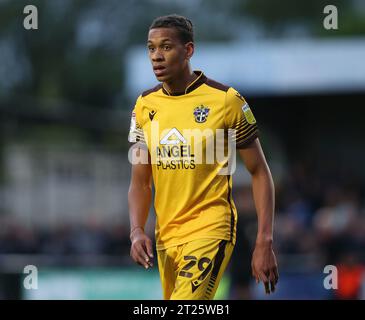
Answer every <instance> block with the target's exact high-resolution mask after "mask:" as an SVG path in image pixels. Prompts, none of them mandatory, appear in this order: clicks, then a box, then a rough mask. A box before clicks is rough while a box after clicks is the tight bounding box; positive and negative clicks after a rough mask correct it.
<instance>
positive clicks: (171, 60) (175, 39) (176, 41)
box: [147, 28, 194, 82]
mask: <svg viewBox="0 0 365 320" xmlns="http://www.w3.org/2000/svg"><path fill="white" fill-rule="evenodd" d="M147 48H148V55H149V58H150V60H151V63H152V67H153V72H154V74H155V76H156V78H157V80H158V81H161V82H169V81H172V80H174V79H176V78H177V77H179V75H180V74H181V73H182V71H183V70H184V69H185V68H186V67H187V65H188V63H189V59H190V57H191V56H192V54H193V52H194V45H193V43H192V42H189V43H187V44H183V43H182V41H181V40H180V38H179V35H178V31H177V30H176V29H174V28H156V29H151V30H150V31H149V33H148V41H147Z"/></svg>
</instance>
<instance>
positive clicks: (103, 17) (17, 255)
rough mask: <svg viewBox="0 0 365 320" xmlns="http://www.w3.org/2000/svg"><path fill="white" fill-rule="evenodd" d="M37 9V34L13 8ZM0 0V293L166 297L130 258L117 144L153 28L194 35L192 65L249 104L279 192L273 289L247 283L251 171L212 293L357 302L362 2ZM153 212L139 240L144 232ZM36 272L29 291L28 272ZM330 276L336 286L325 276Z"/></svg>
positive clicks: (149, 80) (361, 259) (143, 84)
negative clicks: (227, 257)
mask: <svg viewBox="0 0 365 320" xmlns="http://www.w3.org/2000/svg"><path fill="white" fill-rule="evenodd" d="M28 4H33V5H35V6H36V7H37V8H38V30H26V29H24V27H23V20H24V18H25V17H26V14H24V13H23V9H24V7H25V6H26V5H28ZM327 4H328V3H326V2H324V1H318V0H306V1H304V0H303V1H295V2H294V1H290V0H280V1H279V0H271V1H264V0H225V1H218V0H209V1H208V0H181V1H179V0H171V1H167V0H138V1H137V0H136V1H134V0H125V1H120V0H104V1H102V0H88V1H81V0H47V1H46V0H43V1H41V0H39V1H36V0H32V1H22V0H1V1H0V299H161V298H162V294H161V288H160V282H159V276H158V271H157V266H155V267H154V268H153V269H151V270H148V271H145V270H143V269H142V268H140V267H138V266H135V265H134V264H133V263H132V261H131V259H130V257H129V245H130V243H129V218H128V205H127V190H128V186H129V177H130V164H129V162H128V157H127V153H128V144H127V135H128V130H129V125H130V115H131V110H132V109H133V106H134V102H135V100H136V98H137V96H138V95H139V94H140V92H141V91H142V90H143V91H144V90H146V89H149V88H150V87H152V86H153V85H154V84H155V82H156V80H155V79H154V76H153V74H152V70H151V67H150V65H149V61H148V58H147V51H146V46H145V42H146V37H147V32H148V27H149V25H150V24H151V22H152V20H153V19H154V18H155V17H157V16H160V15H165V14H170V13H178V14H182V15H186V16H188V17H189V18H190V19H191V20H192V21H193V23H194V26H195V41H196V52H195V55H194V57H193V59H192V66H193V69H199V70H203V71H204V72H205V73H206V75H207V76H208V77H210V78H213V79H215V80H217V81H219V82H222V83H225V84H227V85H231V86H234V87H235V88H236V89H237V90H239V91H240V92H241V94H242V95H243V96H245V97H246V99H247V100H248V102H249V104H250V106H251V107H252V109H253V111H254V114H255V117H256V119H257V120H258V123H259V126H260V129H261V142H262V145H263V148H264V151H265V153H266V157H267V159H268V162H269V165H270V168H271V170H272V173H273V177H274V180H275V185H276V223H275V249H276V252H277V254H278V262H279V267H280V282H279V285H278V288H277V291H276V293H275V294H274V295H272V296H270V297H266V296H265V295H264V289H263V287H262V286H261V285H260V286H257V285H255V284H254V283H253V281H252V279H251V270H250V259H251V254H252V249H253V245H254V240H255V235H256V227H257V225H256V215H255V210H254V204H253V201H252V194H251V187H250V177H249V175H248V174H247V172H246V171H245V169H244V168H243V166H242V165H241V166H240V167H239V168H238V170H237V172H236V174H235V176H234V183H235V188H234V199H235V202H236V205H237V208H238V210H239V226H238V237H237V246H236V249H235V252H234V255H233V257H232V261H231V263H230V265H229V268H228V270H227V272H226V275H225V277H224V279H223V281H222V283H221V285H220V287H219V291H218V293H217V296H216V298H218V299H268V298H270V299H365V272H364V270H365V269H364V266H365V250H364V249H365V212H364V210H365V202H364V190H365V143H364V138H365V130H364V121H365V109H364V101H365V2H364V1H362V0H332V1H331V4H332V5H335V6H336V7H337V9H338V29H337V30H326V29H325V28H324V26H323V20H324V18H325V17H326V15H327V14H324V13H323V10H324V7H325V6H326V5H327ZM153 229H154V213H153V211H152V210H151V214H150V219H149V222H148V226H147V232H148V233H149V234H150V235H151V236H152V237H153ZM27 265H34V266H36V267H37V269H38V289H36V290H35V289H25V287H24V285H23V280H24V278H25V276H26V274H24V272H23V270H24V267H25V266H27ZM326 265H334V266H336V267H337V270H338V289H337V290H327V289H325V288H324V285H323V282H324V279H325V277H326V276H328V274H325V273H324V267H325V266H326Z"/></svg>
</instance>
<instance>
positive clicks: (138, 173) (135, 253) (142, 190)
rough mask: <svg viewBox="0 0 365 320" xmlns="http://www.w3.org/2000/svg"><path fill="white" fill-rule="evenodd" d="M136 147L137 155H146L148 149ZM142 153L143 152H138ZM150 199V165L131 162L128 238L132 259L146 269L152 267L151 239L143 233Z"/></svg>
mask: <svg viewBox="0 0 365 320" xmlns="http://www.w3.org/2000/svg"><path fill="white" fill-rule="evenodd" d="M134 147H135V148H138V150H137V156H140V157H141V156H145V157H148V151H147V150H146V149H144V148H141V147H138V146H137V145H135V146H134ZM139 153H144V154H139ZM151 199H152V171H151V165H150V164H149V163H148V164H141V163H138V164H132V174H131V183H130V186H129V191H128V204H129V217H130V226H131V230H130V239H131V243H132V244H131V252H130V254H131V257H132V258H133V260H134V261H135V262H136V263H138V264H140V265H142V266H144V267H145V268H146V269H147V268H148V267H152V265H153V264H152V258H153V250H152V241H151V239H150V238H149V237H148V236H147V235H146V234H145V233H144V227H145V224H146V221H147V218H148V212H149V209H150V205H151Z"/></svg>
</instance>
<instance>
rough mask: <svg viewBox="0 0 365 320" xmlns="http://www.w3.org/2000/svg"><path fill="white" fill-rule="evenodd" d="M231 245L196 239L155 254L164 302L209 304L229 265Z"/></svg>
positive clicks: (223, 241) (229, 243) (224, 241)
mask: <svg viewBox="0 0 365 320" xmlns="http://www.w3.org/2000/svg"><path fill="white" fill-rule="evenodd" d="M233 247H234V246H233V244H232V243H231V242H228V241H226V240H215V239H200V240H195V241H191V242H187V243H185V244H182V245H179V246H176V247H169V248H168V249H165V250H159V251H158V252H157V255H158V267H159V272H160V278H161V285H162V290H163V298H164V299H165V300H211V299H213V298H214V295H215V293H216V291H217V288H218V285H219V282H220V280H221V278H222V275H223V273H224V271H225V269H226V267H227V265H228V263H229V260H230V258H231V255H232V251H233Z"/></svg>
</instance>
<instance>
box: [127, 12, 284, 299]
mask: <svg viewBox="0 0 365 320" xmlns="http://www.w3.org/2000/svg"><path fill="white" fill-rule="evenodd" d="M147 49H148V56H149V59H150V61H151V64H152V69H153V72H154V75H155V76H156V79H157V80H158V81H159V82H160V84H158V85H157V86H155V87H154V88H152V89H149V90H147V91H145V92H143V93H142V94H141V95H140V96H139V97H138V99H137V101H136V104H135V107H134V110H133V112H132V118H131V128H130V132H129V137H128V140H129V142H131V143H132V145H133V146H132V148H134V151H135V152H134V153H133V159H132V172H131V181H130V188H129V192H128V203H129V216H130V225H131V230H130V239H131V252H130V253H131V257H132V259H133V260H134V261H135V262H136V263H138V264H140V265H142V266H143V267H145V268H146V269H147V268H150V267H152V266H153V260H154V257H153V243H152V240H151V239H150V238H149V237H148V236H147V235H146V233H145V232H144V227H145V223H146V221H147V217H148V212H149V208H150V205H151V202H152V184H153V185H154V191H155V192H154V207H155V211H156V227H155V236H156V249H157V261H158V268H159V273H160V279H161V284H162V288H163V297H164V299H179V300H182V299H189V300H193V299H199V300H201V299H213V298H214V295H215V292H216V290H217V287H218V285H219V281H220V280H221V278H222V275H223V273H224V271H225V269H226V267H227V264H228V262H229V260H230V257H231V254H232V250H233V249H234V245H235V241H236V225H237V210H236V207H235V204H234V202H233V199H232V174H231V172H228V173H227V174H224V173H222V172H224V170H223V169H224V168H227V166H228V167H229V163H228V162H229V161H230V160H229V158H226V160H224V161H218V160H215V161H208V160H211V158H209V156H208V154H209V152H208V151H210V150H211V149H212V148H213V149H212V150H213V152H216V153H217V152H218V149H219V147H218V144H217V143H214V142H213V143H212V141H213V140H214V139H216V140H217V141H218V135H219V134H218V133H219V132H223V133H224V135H223V136H224V137H225V139H224V146H223V147H222V149H224V150H228V149H229V144H230V141H231V142H232V141H233V143H234V145H235V149H234V151H235V152H237V153H238V154H239V156H240V158H242V160H243V162H244V164H245V166H246V168H247V170H248V171H249V173H250V174H251V177H252V189H253V196H254V201H255V207H256V211H257V217H258V230H257V237H256V242H255V248H254V250H253V255H252V275H253V277H254V278H255V279H256V282H260V281H261V282H263V284H264V288H265V291H266V293H271V292H273V291H274V290H275V286H276V284H277V282H278V277H279V275H278V267H277V261H276V257H275V253H274V251H273V223H274V185H273V180H272V176H271V173H270V169H269V167H268V165H267V162H266V159H265V156H264V153H263V151H262V148H261V145H260V141H259V131H258V127H257V123H256V119H255V117H254V115H253V113H252V110H251V108H250V107H249V105H248V104H247V102H246V101H245V99H244V97H242V96H241V94H239V93H238V92H237V91H236V90H235V89H234V88H232V87H229V86H225V85H223V84H221V83H218V82H216V81H214V80H212V79H209V78H208V77H207V76H206V75H205V74H204V73H203V72H202V71H193V70H192V69H191V66H190V59H191V57H192V56H193V54H194V36H193V25H192V23H191V21H190V20H189V19H187V18H185V17H182V16H179V15H175V14H174V15H168V16H163V17H158V18H156V19H155V20H154V21H153V23H152V25H151V26H150V28H149V33H148V39H147ZM222 59H224V56H223V57H222ZM232 132H233V133H232ZM192 133H201V134H200V136H199V138H201V139H202V140H201V142H199V139H197V137H196V135H194V134H192ZM192 136H193V138H191V137H192ZM212 139H213V140H212ZM208 149H209V150H208ZM216 149H217V150H216ZM207 152H208V153H207ZM214 154H215V153H214ZM137 159H138V161H137ZM141 159H142V160H143V159H144V160H143V161H142V160H141ZM242 272H244V270H242Z"/></svg>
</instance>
